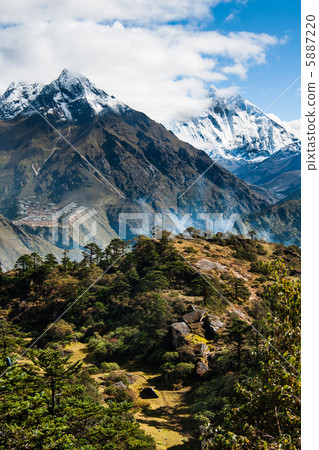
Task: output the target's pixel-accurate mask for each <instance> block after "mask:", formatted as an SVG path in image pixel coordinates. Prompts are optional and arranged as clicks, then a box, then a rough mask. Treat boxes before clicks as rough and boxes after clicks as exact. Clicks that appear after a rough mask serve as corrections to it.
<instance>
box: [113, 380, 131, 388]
mask: <svg viewBox="0 0 319 450" xmlns="http://www.w3.org/2000/svg"><path fill="white" fill-rule="evenodd" d="M112 386H113V387H115V388H117V389H127V386H126V384H124V383H123V381H116V382H115V383H113V384H112Z"/></svg>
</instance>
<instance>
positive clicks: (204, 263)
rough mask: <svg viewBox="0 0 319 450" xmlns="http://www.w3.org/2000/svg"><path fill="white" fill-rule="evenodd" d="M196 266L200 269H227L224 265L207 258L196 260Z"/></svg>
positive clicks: (222, 270) (221, 270)
mask: <svg viewBox="0 0 319 450" xmlns="http://www.w3.org/2000/svg"><path fill="white" fill-rule="evenodd" d="M196 266H197V267H198V268H199V269H202V270H219V271H220V272H225V271H226V270H227V267H226V266H223V265H222V264H220V263H218V262H214V261H210V260H209V259H205V258H202V259H200V260H199V261H197V263H196Z"/></svg>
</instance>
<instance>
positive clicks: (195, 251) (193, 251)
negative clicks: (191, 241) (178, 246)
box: [185, 247, 197, 253]
mask: <svg viewBox="0 0 319 450" xmlns="http://www.w3.org/2000/svg"><path fill="white" fill-rule="evenodd" d="M185 252H187V253H197V250H195V248H194V247H185Z"/></svg>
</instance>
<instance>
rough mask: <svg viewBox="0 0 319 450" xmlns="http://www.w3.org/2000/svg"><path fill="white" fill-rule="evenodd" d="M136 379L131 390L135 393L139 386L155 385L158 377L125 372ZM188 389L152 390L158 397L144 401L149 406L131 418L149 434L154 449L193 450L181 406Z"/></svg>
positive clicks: (187, 417) (184, 408) (186, 416)
mask: <svg viewBox="0 0 319 450" xmlns="http://www.w3.org/2000/svg"><path fill="white" fill-rule="evenodd" d="M128 373H130V374H132V375H134V376H136V377H137V380H136V381H135V383H134V384H133V385H132V386H131V389H132V390H134V391H135V392H137V393H139V392H140V390H141V389H142V388H143V387H146V386H152V387H154V386H156V381H155V380H156V378H158V374H155V375H149V374H146V373H144V372H141V371H138V372H128ZM189 391H190V387H185V388H182V389H179V390H176V391H169V390H162V389H156V392H157V394H158V395H159V398H155V399H148V400H146V401H147V402H148V403H149V407H148V408H146V409H142V410H141V411H139V412H138V413H137V414H136V415H135V417H136V420H137V421H138V422H139V424H140V426H141V428H142V429H143V430H144V431H145V432H146V433H148V434H151V435H152V436H153V437H154V439H155V441H156V445H157V448H158V449H168V448H171V449H173V448H176V449H178V448H183V449H185V450H186V449H194V450H195V449H196V447H195V445H194V443H193V442H192V437H191V435H190V433H189V429H190V426H191V424H190V423H191V418H190V415H189V410H188V407H187V405H186V404H185V395H186V394H187V393H188V392H189Z"/></svg>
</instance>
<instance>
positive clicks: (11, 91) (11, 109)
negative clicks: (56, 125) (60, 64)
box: [0, 69, 129, 122]
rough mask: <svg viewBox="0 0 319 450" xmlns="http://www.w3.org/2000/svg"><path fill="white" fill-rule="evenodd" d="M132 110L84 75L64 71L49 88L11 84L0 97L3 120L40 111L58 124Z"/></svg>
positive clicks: (40, 85) (37, 84)
mask: <svg viewBox="0 0 319 450" xmlns="http://www.w3.org/2000/svg"><path fill="white" fill-rule="evenodd" d="M127 109H129V108H128V107H127V106H126V105H124V104H123V103H121V102H119V101H118V100H116V99H115V97H113V96H110V95H108V94H106V93H105V92H104V91H102V90H101V89H98V88H96V87H95V85H94V84H93V83H91V82H90V80H89V79H88V78H86V77H85V76H83V75H81V74H77V73H73V72H71V71H69V70H67V69H63V70H62V72H61V73H60V75H59V77H58V78H57V79H56V80H54V81H52V82H51V83H50V84H47V85H43V84H41V83H33V84H24V83H11V84H10V86H9V87H8V89H7V90H6V92H5V93H4V94H3V95H2V96H0V118H1V119H4V120H11V119H14V118H15V117H16V116H18V115H22V116H28V115H32V114H35V113H36V111H39V112H40V113H41V114H44V115H45V116H50V117H51V116H52V117H51V118H52V119H55V120H64V121H71V122H78V121H83V120H86V119H88V118H89V117H92V116H94V115H99V114H103V113H106V112H109V111H112V112H115V113H121V112H123V111H125V110H127Z"/></svg>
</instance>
